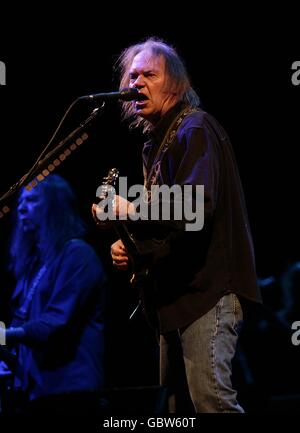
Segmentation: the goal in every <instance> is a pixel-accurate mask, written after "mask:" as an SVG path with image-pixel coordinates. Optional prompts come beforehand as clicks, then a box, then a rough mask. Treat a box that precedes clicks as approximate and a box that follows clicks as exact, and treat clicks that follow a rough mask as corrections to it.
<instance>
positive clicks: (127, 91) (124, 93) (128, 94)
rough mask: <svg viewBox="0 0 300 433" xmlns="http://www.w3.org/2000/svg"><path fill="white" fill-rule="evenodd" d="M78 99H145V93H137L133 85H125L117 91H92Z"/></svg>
mask: <svg viewBox="0 0 300 433" xmlns="http://www.w3.org/2000/svg"><path fill="white" fill-rule="evenodd" d="M78 99H82V100H85V101H95V102H96V101H105V100H110V99H121V100H122V101H141V100H142V99H145V95H142V94H141V93H139V92H138V90H137V89H136V88H134V87H132V88H130V87H128V88H127V87H125V88H123V89H121V90H120V91H119V92H110V93H94V94H92V95H85V96H80V97H79V98H78Z"/></svg>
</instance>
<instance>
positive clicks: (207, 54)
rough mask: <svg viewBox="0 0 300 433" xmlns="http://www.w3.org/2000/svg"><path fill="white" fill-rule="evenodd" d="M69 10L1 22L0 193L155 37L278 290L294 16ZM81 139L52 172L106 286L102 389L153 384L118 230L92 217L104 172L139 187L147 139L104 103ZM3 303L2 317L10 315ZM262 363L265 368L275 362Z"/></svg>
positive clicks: (289, 167) (287, 204)
mask: <svg viewBox="0 0 300 433" xmlns="http://www.w3.org/2000/svg"><path fill="white" fill-rule="evenodd" d="M128 6H130V5H128ZM76 12H77V13H76V14H74V17H73V15H72V17H71V15H64V16H62V15H61V13H60V12H59V11H54V10H47V8H46V7H45V9H44V10H38V11H36V10H35V11H32V14H33V13H34V14H35V16H36V18H33V15H31V11H30V10H28V9H27V10H26V11H22V10H20V9H18V11H17V12H16V15H15V16H14V15H13V14H10V16H9V19H8V17H7V16H6V15H5V14H3V16H2V17H1V45H0V60H1V61H4V62H5V63H6V68H7V71H6V72H7V85H6V86H0V110H1V118H0V145H1V171H0V195H2V194H4V193H5V192H6V191H7V189H8V188H9V187H10V186H11V185H12V184H14V183H15V182H16V181H17V180H18V179H19V178H20V177H21V176H22V175H23V174H24V173H25V172H26V171H28V169H29V168H30V166H31V165H32V164H33V162H34V161H35V159H36V158H37V156H38V154H39V153H40V152H41V151H42V150H43V148H44V147H45V145H46V143H47V142H48V141H49V139H50V137H51V135H52V133H53V132H54V130H55V128H56V126H57V125H58V123H59V121H60V119H61V118H62V116H63V114H64V112H65V111H66V109H67V107H68V106H69V104H71V102H72V101H73V100H74V99H76V98H77V97H78V96H80V95H85V94H89V93H97V92H109V91H115V90H117V89H118V80H117V76H116V75H115V73H114V72H113V65H114V62H115V60H116V59H117V56H118V55H119V54H120V52H121V51H122V49H123V48H125V47H127V46H128V45H130V44H133V43H136V42H138V41H139V40H141V39H144V38H145V37H147V36H159V37H161V38H163V39H165V40H166V41H167V42H169V43H171V44H173V45H174V46H175V47H176V48H177V50H178V52H179V54H180V55H181V56H182V57H183V59H184V60H185V64H186V67H187V69H188V71H189V74H190V76H191V80H192V84H193V87H194V88H195V89H196V90H197V92H198V93H199V95H200V98H201V100H202V105H203V108H204V109H205V110H206V111H208V112H210V113H211V114H213V115H214V116H215V117H216V118H217V119H218V120H219V121H220V122H221V124H222V125H223V126H224V127H225V129H226V130H227V132H228V133H229V136H230V137H231V141H232V144H233V147H234V149H235V153H236V157H237V160H238V164H239V168H240V175H241V178H242V182H243V185H244V190H245V195H246V202H247V206H248V212H249V218H250V223H251V227H252V233H253V239H254V245H255V251H256V262H257V272H258V276H259V278H260V279H264V278H266V277H269V276H273V277H274V278H275V280H276V281H277V280H278V279H279V278H280V275H281V274H282V272H284V271H285V270H286V268H287V266H288V265H289V264H291V263H293V262H295V261H297V260H299V259H300V253H299V230H298V221H299V209H298V204H297V201H298V197H299V194H298V186H299V182H298V172H299V169H298V155H297V154H298V152H297V150H298V149H297V148H298V142H299V137H300V131H299V129H300V127H299V96H300V86H293V85H292V82H291V75H292V70H291V65H292V63H293V62H294V61H296V60H300V59H299V50H298V49H296V41H297V37H296V27H295V26H294V25H293V21H292V15H293V13H292V11H289V12H290V15H289V16H286V15H285V14H283V13H282V14H281V13H280V12H279V11H278V13H277V15H274V14H273V15H272V18H270V15H269V14H267V13H266V14H265V15H263V14H262V11H259V12H257V11H247V10H245V11H237V10H236V11H235V12H234V13H235V15H232V14H231V13H230V12H229V11H227V15H223V11H220V10H219V11H218V13H217V11H214V12H213V13H212V12H209V13H204V12H202V14H200V13H199V14H197V15H195V13H194V11H193V9H192V10H190V11H188V10H186V11H184V13H183V12H182V13H181V12H180V10H179V11H177V14H175V16H172V15H168V14H167V15H166V16H163V15H162V14H161V13H158V12H157V13H156V14H155V13H154V14H153V15H151V16H150V15H149V13H148V9H147V8H145V9H142V8H141V11H140V13H137V18H135V17H134V16H133V15H132V14H131V12H130V11H128V13H127V14H124V13H119V14H116V12H117V11H115V12H107V11H102V12H101V13H100V12H99V11H97V12H96V11H93V10H91V9H88V8H87V7H86V8H81V9H79V10H77V11H76ZM135 12H138V11H135ZM23 13H24V15H23ZM273 13H274V10H273ZM75 15H76V16H75ZM116 15H117V17H118V18H116ZM12 17H14V18H12ZM105 25H108V28H107V29H105V28H104V26H105ZM89 112H90V110H89V109H88V107H85V106H83V105H82V104H81V105H76V107H75V109H74V110H73V111H72V112H71V114H70V116H69V117H68V119H67V122H66V124H65V126H64V127H63V128H62V130H61V131H60V134H59V137H58V139H57V140H56V141H55V143H58V142H59V140H60V139H62V138H64V137H65V136H66V135H68V134H69V133H70V132H71V131H72V130H73V129H74V128H75V127H77V126H78V125H79V122H80V121H82V120H84V119H85V118H86V116H87V114H88V113H89ZM88 132H89V134H90V138H89V140H88V141H87V142H86V143H85V144H83V145H82V147H81V148H80V149H78V150H77V151H76V152H74V153H73V154H72V155H71V156H70V157H69V158H68V159H67V161H65V163H63V164H62V165H61V166H60V167H59V168H58V169H57V172H59V173H60V174H61V175H63V176H64V177H65V178H66V179H68V180H69V181H70V182H71V184H72V185H73V187H74V188H75V190H76V192H77V194H78V197H79V201H80V206H81V210H82V214H83V216H84V218H85V220H86V221H87V223H88V225H89V228H90V234H89V240H90V242H91V243H92V244H93V245H94V246H95V248H96V249H97V251H98V253H99V255H100V256H101V258H102V260H103V262H104V264H105V266H106V269H107V272H108V274H109V276H110V281H111V289H110V296H109V305H108V338H107V384H108V386H112V387H127V386H152V385H156V384H157V378H158V370H157V363H158V359H157V356H158V352H157V350H158V349H157V346H156V341H155V336H154V335H153V334H152V331H151V330H150V329H149V328H148V326H147V325H146V323H145V322H144V320H143V318H142V317H140V316H137V317H136V318H135V319H134V320H133V321H132V322H129V320H128V316H129V314H130V312H131V310H132V309H133V307H134V306H135V302H136V294H135V293H132V291H130V288H129V287H128V284H127V282H126V281H127V280H126V278H125V275H124V276H122V275H121V276H120V275H117V274H116V273H115V272H114V271H113V269H112V267H111V264H110V259H109V247H110V244H111V242H112V241H113V240H114V234H113V232H111V231H108V232H107V231H106V232H103V231H101V232H100V231H98V230H96V228H95V226H94V224H93V221H92V218H91V214H90V207H91V203H92V202H93V200H94V197H95V192H96V188H97V187H98V186H99V185H100V183H101V181H102V177H103V176H105V174H106V173H107V170H108V169H109V168H111V167H118V168H119V170H120V173H121V174H122V175H124V176H125V175H127V176H128V177H129V183H141V181H142V169H141V159H140V150H141V144H142V141H143V139H142V137H141V135H140V134H139V133H138V132H137V131H134V132H131V133H129V132H128V130H127V125H126V124H122V123H121V121H120V109H119V106H118V104H117V103H115V102H114V103H111V104H107V106H106V107H105V110H104V112H103V115H102V116H101V117H100V118H99V119H98V120H97V121H96V122H94V124H93V125H92V128H91V129H90V130H89V131H88ZM9 229H10V216H9V215H8V216H7V217H6V218H4V219H2V220H0V241H1V246H0V254H1V259H0V260H1V263H0V266H1V268H0V270H1V275H0V280H1V281H0V282H1V288H2V287H6V288H7V287H9V286H10V284H11V281H10V278H9V276H8V274H7V272H6V270H5V266H6V257H5V255H6V246H7V245H6V239H7V234H8V233H9ZM275 286H276V284H275ZM271 289H272V288H271ZM271 289H270V287H269V288H268V290H269V291H268V292H267V294H266V305H267V307H270V309H271V310H272V309H273V307H274V304H276V303H277V304H278V303H279V306H280V293H279V294H278V290H277V289H276V290H275V289H274V293H272V290H271ZM270 290H271V293H270ZM4 305H5V303H3V304H2V307H1V310H2V311H1V313H2V314H3V315H4V317H5V308H4ZM299 320H300V312H299ZM256 331H257V330H256ZM257 332H259V331H257ZM261 335H263V334H261ZM270 336H271V337H270ZM248 337H249V336H248ZM250 337H251V338H250ZM250 337H249V338H250V339H251V341H250V342H249V347H250V351H251V350H252V351H253V350H254V351H255V350H256V349H255V339H256V337H257V334H255V333H254V334H253V333H250ZM267 338H268V339H270V338H271V341H270V340H269V344H270V346H272V347H274V346H276V345H277V343H278V342H277V336H276V333H275V331H274V333H271V334H269V335H268V337H267ZM286 338H290V336H288V337H286ZM289 344H291V343H289ZM262 346H263V344H262ZM278 350H279V351H280V350H281V349H280V347H279V348H278ZM246 352H247V351H246ZM298 352H300V349H298ZM258 356H259V354H258ZM260 356H261V357H262V358H263V357H264V356H267V355H266V354H265V353H264V352H263V353H261V354H260ZM275 356H276V355H275ZM289 356H290V355H289ZM291 356H293V355H291ZM263 361H264V362H263V364H264V365H265V367H266V369H268V368H269V370H270V369H271V370H272V366H274V362H273V361H274V360H271V359H267V360H266V359H264V360H263ZM277 362H278V361H277ZM288 365H289V360H288V361H287V366H288ZM283 368H288V367H283ZM281 373H282V372H281ZM276 374H277V373H276V371H275V372H274V380H276V379H275V375H276ZM282 374H283V375H284V373H282ZM259 386H261V387H262V388H263V390H264V391H265V392H266V394H268V395H269V394H271V393H272V392H273V391H272V392H271V391H270V392H269V390H268V389H267V386H268V385H266V384H264V383H262V384H259ZM246 391H247V389H246ZM288 391H289V390H286V392H288ZM276 392H278V393H280V392H281V390H280V389H279V390H276V389H275V390H274V393H276ZM299 393H300V391H299Z"/></svg>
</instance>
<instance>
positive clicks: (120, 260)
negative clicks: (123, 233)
mask: <svg viewBox="0 0 300 433" xmlns="http://www.w3.org/2000/svg"><path fill="white" fill-rule="evenodd" d="M110 254H111V257H112V261H113V265H114V266H115V267H116V268H117V269H119V270H122V271H125V270H127V269H128V264H129V257H128V253H127V250H126V248H125V246H124V244H123V242H122V241H121V239H119V240H117V241H116V242H115V243H113V244H112V246H111V248H110Z"/></svg>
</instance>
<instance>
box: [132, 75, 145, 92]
mask: <svg viewBox="0 0 300 433" xmlns="http://www.w3.org/2000/svg"><path fill="white" fill-rule="evenodd" d="M144 86H145V82H144V78H143V76H142V75H139V76H138V77H136V79H135V81H134V82H133V84H132V87H135V88H136V89H142V88H143V87H144Z"/></svg>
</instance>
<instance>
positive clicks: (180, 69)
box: [115, 37, 200, 132]
mask: <svg viewBox="0 0 300 433" xmlns="http://www.w3.org/2000/svg"><path fill="white" fill-rule="evenodd" d="M141 51H148V52H149V53H150V54H151V55H152V56H154V57H160V56H163V57H164V59H165V66H166V74H167V82H166V86H167V88H168V90H169V91H171V92H172V93H176V96H177V99H178V101H183V102H185V103H186V104H187V105H189V106H190V107H192V108H196V107H198V106H199V105H200V99H199V96H198V95H197V93H196V92H195V90H194V89H193V88H192V87H191V83H190V79H189V77H188V74H187V71H186V68H185V66H184V63H183V61H182V60H181V58H180V57H179V55H178V53H177V52H176V50H175V48H173V47H172V46H171V45H168V44H167V43H166V42H164V41H163V40H161V39H159V38H156V37H151V38H148V39H146V40H145V42H141V43H138V44H135V45H131V46H130V47H128V48H126V49H124V50H123V51H122V53H121V55H120V56H119V58H118V59H117V62H116V66H115V68H116V69H117V70H118V71H119V74H120V89H122V88H124V87H128V86H129V81H130V77H129V70H130V68H131V64H132V62H133V59H134V57H135V56H136V55H137V54H139V53H140V52H141ZM122 117H123V119H131V122H130V128H134V127H143V130H144V132H146V131H148V130H150V129H151V128H152V125H151V124H150V122H148V121H147V120H146V119H143V118H141V117H140V116H138V115H137V114H136V112H135V110H134V107H133V105H132V103H130V102H125V101H123V102H122Z"/></svg>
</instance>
